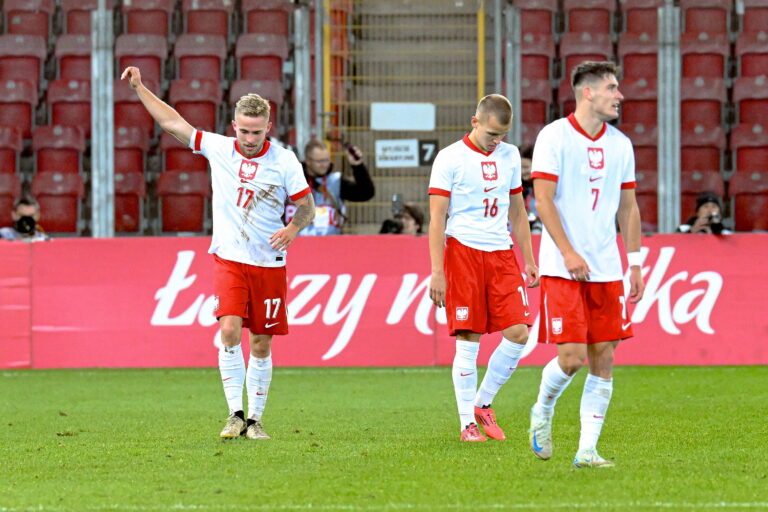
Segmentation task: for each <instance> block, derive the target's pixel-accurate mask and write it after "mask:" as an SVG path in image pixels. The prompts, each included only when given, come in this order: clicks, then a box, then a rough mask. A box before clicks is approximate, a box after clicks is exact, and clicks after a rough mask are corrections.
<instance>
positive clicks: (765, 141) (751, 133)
mask: <svg viewBox="0 0 768 512" xmlns="http://www.w3.org/2000/svg"><path fill="white" fill-rule="evenodd" d="M731 150H732V151H733V153H734V161H735V162H734V163H735V165H734V169H735V170H736V172H737V173H739V172H745V171H768V124H743V123H742V124H738V125H736V126H735V127H734V128H733V130H731Z"/></svg>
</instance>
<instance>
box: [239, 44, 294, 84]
mask: <svg viewBox="0 0 768 512" xmlns="http://www.w3.org/2000/svg"><path fill="white" fill-rule="evenodd" d="M287 58H288V38H286V37H283V36H279V35H274V34H267V35H265V34H243V35H241V36H240V37H238V38H237V45H236V47H235V59H236V60H237V67H238V73H237V76H238V77H239V78H251V79H258V80H280V79H282V76H283V61H284V60H285V59H287Z"/></svg>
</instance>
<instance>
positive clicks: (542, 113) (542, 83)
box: [520, 78, 552, 124]
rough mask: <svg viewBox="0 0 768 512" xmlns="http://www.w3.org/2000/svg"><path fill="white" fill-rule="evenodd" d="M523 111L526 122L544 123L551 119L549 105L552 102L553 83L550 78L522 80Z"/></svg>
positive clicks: (523, 120)
mask: <svg viewBox="0 0 768 512" xmlns="http://www.w3.org/2000/svg"><path fill="white" fill-rule="evenodd" d="M521 92H522V111H521V112H520V116H521V117H520V119H521V120H522V122H524V123H532V124H544V123H546V122H547V121H548V120H549V116H548V114H549V105H550V103H552V83H551V82H550V81H549V80H528V79H527V78H523V80H522V82H521Z"/></svg>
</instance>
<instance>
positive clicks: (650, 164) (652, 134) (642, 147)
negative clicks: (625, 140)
mask: <svg viewBox="0 0 768 512" xmlns="http://www.w3.org/2000/svg"><path fill="white" fill-rule="evenodd" d="M619 129H620V130H621V131H622V132H623V133H624V134H625V135H626V136H627V137H629V138H630V140H631V141H632V146H633V148H634V150H635V168H636V169H637V170H638V171H655V170H656V169H658V168H659V156H658V155H659V153H658V148H659V134H658V130H657V128H656V126H646V125H645V124H643V123H636V124H622V125H621V126H619Z"/></svg>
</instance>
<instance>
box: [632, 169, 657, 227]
mask: <svg viewBox="0 0 768 512" xmlns="http://www.w3.org/2000/svg"><path fill="white" fill-rule="evenodd" d="M635 182H636V183H637V188H636V189H635V194H636V197H637V206H638V207H639V208H640V221H641V222H642V230H643V232H646V233H649V232H654V231H657V230H658V224H659V203H658V175H657V173H656V172H655V171H637V172H636V173H635Z"/></svg>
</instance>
